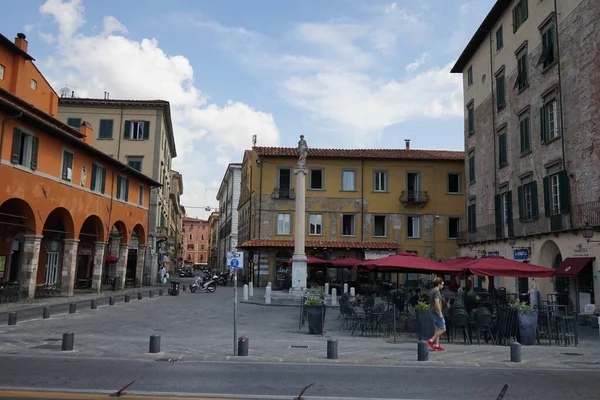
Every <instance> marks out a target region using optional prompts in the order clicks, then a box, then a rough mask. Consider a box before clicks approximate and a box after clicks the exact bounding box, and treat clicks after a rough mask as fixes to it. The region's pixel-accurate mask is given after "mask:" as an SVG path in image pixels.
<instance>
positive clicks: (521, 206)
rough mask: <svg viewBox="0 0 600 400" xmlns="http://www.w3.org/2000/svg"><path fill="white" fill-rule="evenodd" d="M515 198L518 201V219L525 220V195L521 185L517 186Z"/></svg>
mask: <svg viewBox="0 0 600 400" xmlns="http://www.w3.org/2000/svg"><path fill="white" fill-rule="evenodd" d="M517 199H518V201H519V221H525V220H526V219H527V218H525V208H526V207H525V195H524V192H523V186H519V187H518V188H517Z"/></svg>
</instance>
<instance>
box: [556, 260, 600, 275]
mask: <svg viewBox="0 0 600 400" xmlns="http://www.w3.org/2000/svg"><path fill="white" fill-rule="evenodd" d="M592 261H594V258H593V257H569V258H565V260H564V261H563V262H562V263H561V264H560V265H559V266H558V268H556V275H557V276H577V275H579V273H580V272H581V270H582V269H583V268H585V266H586V265H588V264H589V263H591V262H592Z"/></svg>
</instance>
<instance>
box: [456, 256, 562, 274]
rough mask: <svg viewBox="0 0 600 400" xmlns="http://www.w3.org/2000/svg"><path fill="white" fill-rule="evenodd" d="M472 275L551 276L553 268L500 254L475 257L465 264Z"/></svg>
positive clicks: (553, 271)
mask: <svg viewBox="0 0 600 400" xmlns="http://www.w3.org/2000/svg"><path fill="white" fill-rule="evenodd" d="M465 267H466V268H467V271H468V272H469V273H471V275H478V276H503V277H512V278H550V277H552V276H554V273H555V270H554V269H552V268H545V267H539V266H537V265H532V264H528V263H523V262H520V261H515V260H510V259H508V258H504V257H499V256H486V257H481V258H476V259H473V261H471V262H469V263H467V264H466V266H465Z"/></svg>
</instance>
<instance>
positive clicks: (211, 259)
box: [208, 211, 219, 270]
mask: <svg viewBox="0 0 600 400" xmlns="http://www.w3.org/2000/svg"><path fill="white" fill-rule="evenodd" d="M208 225H209V229H210V234H209V237H208V266H209V267H210V269H212V270H216V269H217V267H218V264H217V259H218V257H219V247H218V246H219V213H218V212H216V211H214V212H212V213H211V214H210V216H209V217H208Z"/></svg>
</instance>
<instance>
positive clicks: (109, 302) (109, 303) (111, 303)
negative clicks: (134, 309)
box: [108, 296, 115, 306]
mask: <svg viewBox="0 0 600 400" xmlns="http://www.w3.org/2000/svg"><path fill="white" fill-rule="evenodd" d="M108 305H109V306H114V305H115V298H114V297H112V296H110V297H109V298H108Z"/></svg>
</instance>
